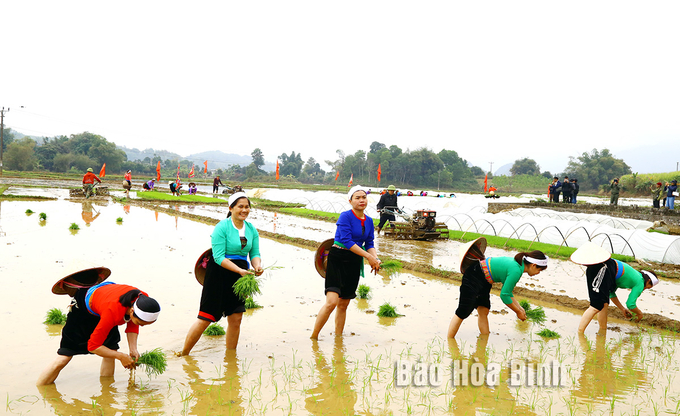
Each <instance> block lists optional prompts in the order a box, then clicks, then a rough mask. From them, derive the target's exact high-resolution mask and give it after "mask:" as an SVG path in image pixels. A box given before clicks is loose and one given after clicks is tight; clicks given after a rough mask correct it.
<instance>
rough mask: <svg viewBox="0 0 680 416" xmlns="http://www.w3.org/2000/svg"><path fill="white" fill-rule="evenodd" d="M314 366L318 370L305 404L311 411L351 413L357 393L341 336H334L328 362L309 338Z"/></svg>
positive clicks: (316, 343)
mask: <svg viewBox="0 0 680 416" xmlns="http://www.w3.org/2000/svg"><path fill="white" fill-rule="evenodd" d="M312 352H313V354H314V368H315V370H316V371H317V373H318V382H317V383H316V386H315V387H313V388H311V389H309V390H308V391H307V397H306V398H305V408H306V409H307V411H309V413H310V414H312V415H321V414H324V415H325V414H338V415H354V414H356V412H355V410H354V408H355V406H356V403H357V393H356V392H355V391H354V390H353V389H352V387H353V383H352V380H353V379H354V375H351V374H350V373H349V372H348V371H347V362H346V360H345V353H346V349H345V346H344V339H343V337H335V345H334V346H333V356H332V361H331V362H330V363H329V362H328V360H327V359H326V357H325V356H324V355H323V354H322V353H321V351H320V350H319V342H318V341H317V340H312Z"/></svg>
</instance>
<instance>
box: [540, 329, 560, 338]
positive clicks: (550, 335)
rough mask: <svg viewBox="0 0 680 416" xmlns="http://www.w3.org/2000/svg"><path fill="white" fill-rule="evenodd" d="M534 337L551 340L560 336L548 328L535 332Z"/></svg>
mask: <svg viewBox="0 0 680 416" xmlns="http://www.w3.org/2000/svg"><path fill="white" fill-rule="evenodd" d="M536 335H538V336H541V337H543V338H551V339H554V338H559V337H560V336H561V335H560V334H558V333H557V332H555V331H551V330H549V329H548V328H543V329H542V330H540V331H539V332H536Z"/></svg>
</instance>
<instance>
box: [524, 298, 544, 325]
mask: <svg viewBox="0 0 680 416" xmlns="http://www.w3.org/2000/svg"><path fill="white" fill-rule="evenodd" d="M519 305H520V306H521V307H522V308H524V312H526V314H527V319H528V320H530V321H531V322H535V323H537V324H542V323H544V322H545V321H546V317H545V311H544V310H543V306H539V307H537V308H532V307H531V304H530V303H529V301H527V300H526V299H522V300H520V301H519Z"/></svg>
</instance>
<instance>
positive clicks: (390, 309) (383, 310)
mask: <svg viewBox="0 0 680 416" xmlns="http://www.w3.org/2000/svg"><path fill="white" fill-rule="evenodd" d="M378 316H379V317H381V318H396V317H398V316H402V315H399V314H398V313H397V310H396V309H395V308H394V306H392V305H390V303H389V302H385V303H383V304H382V305H380V309H379V310H378Z"/></svg>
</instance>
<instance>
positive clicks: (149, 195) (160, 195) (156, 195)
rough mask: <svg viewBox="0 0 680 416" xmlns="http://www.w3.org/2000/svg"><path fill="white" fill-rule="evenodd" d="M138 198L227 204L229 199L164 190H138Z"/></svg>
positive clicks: (156, 200) (143, 199)
mask: <svg viewBox="0 0 680 416" xmlns="http://www.w3.org/2000/svg"><path fill="white" fill-rule="evenodd" d="M137 199H141V200H142V201H155V202H158V201H165V202H178V201H179V202H191V203H197V204H227V201H226V200H225V199H222V198H214V197H208V196H201V195H186V194H184V195H181V196H174V195H172V194H166V193H164V192H158V191H149V192H137Z"/></svg>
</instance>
